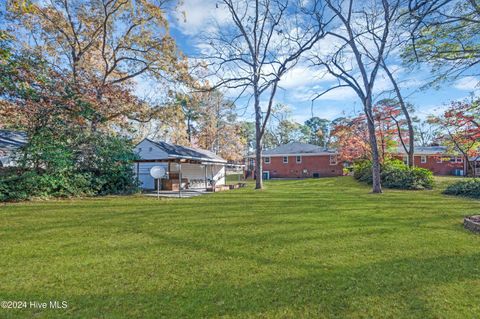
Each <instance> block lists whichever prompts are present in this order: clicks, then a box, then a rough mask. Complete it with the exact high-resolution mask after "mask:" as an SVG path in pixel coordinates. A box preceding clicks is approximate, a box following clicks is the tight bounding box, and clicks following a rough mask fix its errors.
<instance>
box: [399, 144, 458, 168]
mask: <svg viewBox="0 0 480 319" xmlns="http://www.w3.org/2000/svg"><path fill="white" fill-rule="evenodd" d="M395 157H396V158H398V159H401V160H403V161H404V162H405V163H407V161H408V157H407V154H406V152H405V150H404V149H403V147H399V148H398V152H397V154H396V155H395ZM414 165H415V166H416V167H422V168H426V169H428V170H431V171H432V172H433V174H435V175H463V173H464V172H465V165H466V164H465V162H464V158H463V157H462V156H453V155H449V154H448V152H447V147H445V146H426V147H420V146H417V147H415V154H414Z"/></svg>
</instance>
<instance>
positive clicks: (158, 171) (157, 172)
mask: <svg viewBox="0 0 480 319" xmlns="http://www.w3.org/2000/svg"><path fill="white" fill-rule="evenodd" d="M150 175H152V177H153V178H162V177H163V176H165V168H163V167H162V166H154V167H152V168H151V169H150Z"/></svg>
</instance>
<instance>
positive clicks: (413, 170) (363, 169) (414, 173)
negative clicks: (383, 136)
mask: <svg viewBox="0 0 480 319" xmlns="http://www.w3.org/2000/svg"><path fill="white" fill-rule="evenodd" d="M380 171H381V182H382V185H383V186H384V187H387V188H396V189H431V188H433V185H434V182H433V174H432V172H431V171H429V170H427V169H424V168H420V167H409V166H407V165H405V164H404V163H403V162H402V161H399V160H392V161H387V162H385V163H383V164H382V165H381V168H380ZM353 176H354V177H355V178H356V179H357V180H359V181H361V182H364V183H368V184H372V163H371V161H362V162H358V163H356V164H354V167H353Z"/></svg>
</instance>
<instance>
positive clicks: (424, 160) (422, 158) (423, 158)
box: [420, 155, 427, 164]
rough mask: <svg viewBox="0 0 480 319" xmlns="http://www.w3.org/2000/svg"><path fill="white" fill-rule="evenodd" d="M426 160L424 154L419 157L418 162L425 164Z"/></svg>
mask: <svg viewBox="0 0 480 319" xmlns="http://www.w3.org/2000/svg"><path fill="white" fill-rule="evenodd" d="M426 162H427V157H426V156H425V155H422V157H420V163H422V164H425V163H426Z"/></svg>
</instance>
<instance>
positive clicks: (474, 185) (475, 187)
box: [443, 178, 480, 198]
mask: <svg viewBox="0 0 480 319" xmlns="http://www.w3.org/2000/svg"><path fill="white" fill-rule="evenodd" d="M443 193H444V194H447V195H456V196H465V197H472V198H480V179H478V178H475V179H468V180H463V181H460V182H457V183H455V184H451V185H449V186H448V187H447V188H446V189H445V191H443Z"/></svg>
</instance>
